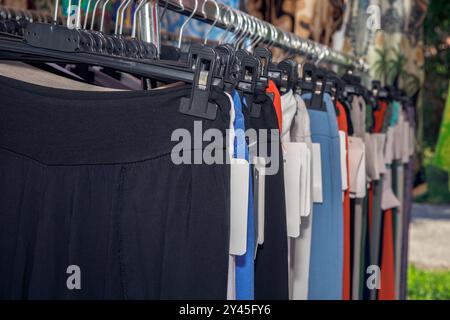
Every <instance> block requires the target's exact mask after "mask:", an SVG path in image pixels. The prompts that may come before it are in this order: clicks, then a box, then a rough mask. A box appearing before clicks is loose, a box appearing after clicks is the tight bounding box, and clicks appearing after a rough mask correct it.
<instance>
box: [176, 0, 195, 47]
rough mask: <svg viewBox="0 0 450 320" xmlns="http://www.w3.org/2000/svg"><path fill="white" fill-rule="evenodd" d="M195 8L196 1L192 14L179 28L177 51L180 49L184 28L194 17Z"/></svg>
mask: <svg viewBox="0 0 450 320" xmlns="http://www.w3.org/2000/svg"><path fill="white" fill-rule="evenodd" d="M180 2H181V1H180ZM197 7H198V0H195V5H194V9H193V10H192V13H191V14H190V15H189V17H188V18H187V19H186V21H184V22H183V24H182V25H181V27H180V35H179V38H178V49H181V40H182V38H183V30H184V28H185V27H186V25H187V24H188V23H189V21H191V20H192V17H193V16H194V14H195V13H196V12H197ZM183 8H184V5H183Z"/></svg>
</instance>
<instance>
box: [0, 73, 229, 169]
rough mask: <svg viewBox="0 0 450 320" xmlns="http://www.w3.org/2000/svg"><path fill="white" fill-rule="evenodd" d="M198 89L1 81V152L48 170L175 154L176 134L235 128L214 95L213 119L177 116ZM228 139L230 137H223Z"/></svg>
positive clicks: (225, 102) (225, 104)
mask: <svg viewBox="0 0 450 320" xmlns="http://www.w3.org/2000/svg"><path fill="white" fill-rule="evenodd" d="M190 90H191V86H190V85H180V86H175V87H171V88H164V89H157V90H150V91H112V92H87V91H75V90H65V89H54V88H49V87H43V86H39V85H34V84H30V83H27V82H22V81H18V80H15V79H10V78H6V77H2V76H0V148H3V149H5V150H8V151H11V152H14V153H17V154H20V155H23V156H26V157H29V158H32V159H34V160H36V161H39V162H41V163H44V164H47V165H84V164H86V165H87V164H118V163H132V162H139V161H145V160H149V159H152V158H155V157H160V156H163V155H166V154H169V153H170V152H171V150H172V148H173V146H174V145H175V144H177V143H178V142H177V141H171V135H172V133H173V131H174V130H175V129H181V128H183V129H186V130H188V131H189V132H190V133H191V134H193V132H194V129H193V128H194V121H201V122H202V129H203V130H205V129H209V128H217V129H219V130H221V131H222V132H223V133H224V132H225V129H226V128H228V126H229V109H230V101H229V99H228V97H227V96H226V95H225V94H224V93H223V92H219V91H214V92H213V94H212V96H211V101H213V102H215V103H216V104H217V105H218V106H219V112H218V113H217V118H216V120H214V121H211V120H202V119H201V118H196V117H192V116H188V115H184V114H181V113H179V112H178V108H179V102H180V99H181V98H182V97H189V95H190ZM224 140H225V139H224Z"/></svg>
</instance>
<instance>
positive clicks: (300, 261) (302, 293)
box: [289, 95, 313, 300]
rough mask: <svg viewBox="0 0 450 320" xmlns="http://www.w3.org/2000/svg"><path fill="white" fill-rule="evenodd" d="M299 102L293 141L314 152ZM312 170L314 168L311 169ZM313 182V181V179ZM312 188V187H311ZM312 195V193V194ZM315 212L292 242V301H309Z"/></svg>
mask: <svg viewBox="0 0 450 320" xmlns="http://www.w3.org/2000/svg"><path fill="white" fill-rule="evenodd" d="M295 98H296V100H297V112H296V114H295V117H294V121H293V122H292V125H291V132H290V136H291V141H293V142H305V143H306V144H307V145H308V148H309V150H311V151H312V141H311V127H310V121H309V114H308V110H307V109H306V105H305V102H304V101H303V99H302V98H301V97H300V96H299V95H295ZM311 169H312V167H311ZM311 182H312V179H311ZM311 187H312V186H311ZM311 194H312V192H311ZM312 219H313V212H312V209H311V214H310V215H309V216H308V217H301V224H300V237H298V238H296V239H291V240H290V261H289V264H290V277H291V278H290V280H291V281H292V282H291V289H290V290H291V299H293V300H307V299H308V280H309V262H310V257H311V236H312Z"/></svg>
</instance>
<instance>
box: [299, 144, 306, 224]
mask: <svg viewBox="0 0 450 320" xmlns="http://www.w3.org/2000/svg"><path fill="white" fill-rule="evenodd" d="M300 144H301V145H302V147H301V148H302V150H301V158H300V160H301V173H300V195H299V198H300V216H301V217H305V216H306V215H307V214H306V206H307V205H306V203H307V202H308V198H307V191H306V190H307V189H308V185H307V183H308V173H307V171H308V168H307V166H308V158H307V157H308V146H307V145H306V143H304V142H301V143H300ZM300 223H301V220H300Z"/></svg>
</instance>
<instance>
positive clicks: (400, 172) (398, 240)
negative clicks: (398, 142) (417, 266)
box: [395, 162, 405, 300]
mask: <svg viewBox="0 0 450 320" xmlns="http://www.w3.org/2000/svg"><path fill="white" fill-rule="evenodd" d="M396 170H397V174H396V181H395V183H396V184H397V187H396V195H397V198H398V199H400V202H401V205H400V206H399V207H398V208H397V214H396V219H395V298H396V299H397V300H398V299H400V284H401V277H400V276H399V275H400V274H401V257H402V246H403V243H402V238H403V218H404V217H403V216H404V210H403V209H404V204H403V199H404V186H405V179H404V177H405V176H404V166H403V164H402V163H401V162H399V163H398V164H397V168H396Z"/></svg>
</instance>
